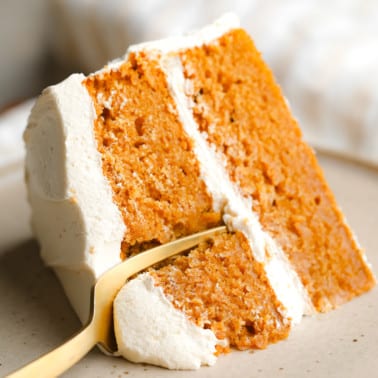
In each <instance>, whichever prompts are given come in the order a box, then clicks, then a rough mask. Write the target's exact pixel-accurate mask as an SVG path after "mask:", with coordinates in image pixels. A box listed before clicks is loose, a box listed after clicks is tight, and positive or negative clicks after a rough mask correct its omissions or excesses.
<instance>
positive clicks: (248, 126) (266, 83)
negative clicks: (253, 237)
mask: <svg viewBox="0 0 378 378" xmlns="http://www.w3.org/2000/svg"><path fill="white" fill-rule="evenodd" d="M181 59H182V62H183V66H184V71H185V77H186V78H187V79H188V80H190V82H191V83H192V92H191V93H190V95H191V98H192V100H193V104H194V106H193V115H194V117H195V119H196V121H197V123H198V125H199V127H200V129H201V130H202V131H203V132H206V133H207V135H208V141H209V143H211V144H214V145H215V146H216V148H217V151H219V152H220V153H222V154H223V156H224V157H225V159H226V161H227V171H228V172H229V175H230V178H231V179H232V180H233V181H234V182H235V183H236V184H237V185H239V186H240V189H241V191H242V193H243V194H244V195H245V196H251V197H252V198H253V210H254V211H255V212H256V213H257V214H258V216H259V219H260V222H261V224H262V226H263V228H264V229H265V230H266V231H268V232H269V234H270V235H271V236H272V237H273V238H274V239H275V240H276V241H277V242H278V243H279V245H280V246H281V247H282V248H283V250H284V251H285V253H286V255H287V256H288V258H289V260H290V262H291V264H292V265H293V267H294V268H295V270H296V271H297V273H298V274H299V276H300V279H301V281H302V283H303V284H304V286H305V287H306V289H307V290H308V292H309V295H310V297H311V299H312V302H313V304H314V306H315V307H316V309H317V310H319V311H327V310H329V309H331V308H334V307H336V306H338V305H340V304H342V303H344V302H346V301H348V300H350V299H351V298H353V297H354V296H356V295H359V294H361V293H363V292H365V291H367V290H369V289H370V288H371V287H372V286H373V285H374V277H373V275H372V272H371V271H370V270H369V268H368V267H367V266H366V263H365V261H364V258H363V257H362V254H361V252H360V249H359V247H358V245H357V243H356V240H355V239H354V237H353V235H352V234H351V231H350V230H349V228H347V226H346V225H345V223H344V219H343V215H342V214H341V212H340V210H339V209H338V207H337V205H336V203H335V200H334V197H333V195H332V193H331V192H330V190H329V188H328V186H327V184H326V183H325V180H324V177H323V174H322V172H321V170H320V168H319V166H318V165H317V163H316V160H315V156H314V153H313V151H312V150H311V149H310V148H309V147H308V146H307V145H306V144H305V143H304V142H303V140H302V136H301V132H300V130H299V128H298V126H297V123H296V121H295V120H294V119H293V117H292V115H291V114H290V110H289V108H288V105H287V102H286V101H285V99H284V97H283V95H282V93H281V91H280V89H279V87H278V86H277V84H276V83H275V81H274V78H273V75H272V73H271V71H270V70H269V68H268V67H267V66H266V65H265V63H264V62H263V61H262V59H261V56H260V54H259V53H258V51H257V50H256V48H255V47H254V45H253V42H252V41H251V39H250V38H249V36H248V35H247V34H246V33H245V32H244V31H243V30H236V31H231V32H229V33H228V34H226V35H224V36H222V37H221V38H220V39H219V43H216V44H210V45H208V46H203V47H198V48H192V49H188V50H186V51H184V52H182V53H181Z"/></svg>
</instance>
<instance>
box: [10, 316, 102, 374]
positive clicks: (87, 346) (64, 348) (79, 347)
mask: <svg viewBox="0 0 378 378" xmlns="http://www.w3.org/2000/svg"><path fill="white" fill-rule="evenodd" d="M97 342H98V337H97V333H96V328H95V327H94V322H91V323H90V324H89V325H88V326H87V327H85V328H84V329H82V330H81V331H80V332H79V333H77V334H76V335H75V336H73V337H72V338H70V339H69V340H68V341H66V342H65V343H64V344H62V345H61V346H59V347H58V348H56V349H54V350H52V351H51V352H48V353H46V354H45V355H43V356H42V357H40V358H38V359H36V360H34V361H33V362H31V363H30V364H28V365H26V366H24V367H23V368H21V369H19V370H17V371H15V372H14V373H11V374H10V375H8V376H7V378H30V377H40V378H44V377H46V378H50V377H56V376H58V375H60V374H62V373H63V372H64V371H66V370H67V369H68V368H70V367H71V366H72V365H74V364H75V363H76V362H78V361H79V360H80V359H81V358H83V357H84V356H85V355H86V354H87V353H88V352H89V351H90V350H91V349H92V348H93V347H94V346H95V345H96V344H97Z"/></svg>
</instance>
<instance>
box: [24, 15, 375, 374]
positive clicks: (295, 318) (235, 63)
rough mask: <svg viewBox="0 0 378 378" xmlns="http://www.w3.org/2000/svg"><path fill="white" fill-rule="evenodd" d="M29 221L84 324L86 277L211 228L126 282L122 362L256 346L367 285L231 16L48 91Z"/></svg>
mask: <svg viewBox="0 0 378 378" xmlns="http://www.w3.org/2000/svg"><path fill="white" fill-rule="evenodd" d="M25 141H26V146H27V158H26V179H27V183H28V189H29V200H30V203H31V206H32V210H33V216H32V224H33V228H34V232H35V234H36V236H37V238H38V239H39V241H40V244H41V254H42V257H43V259H44V261H45V262H46V263H47V264H48V265H49V266H51V267H53V268H54V270H55V271H56V273H57V275H58V276H59V278H60V280H61V282H62V284H63V286H64V288H65V290H66V293H67V295H68V297H69V298H70V300H71V302H72V304H73V306H74V308H75V309H76V311H77V312H78V314H79V316H80V318H81V319H82V320H83V321H86V320H87V317H88V313H89V296H90V290H91V287H92V286H93V284H94V282H95V280H96V279H97V278H98V277H99V275H101V274H102V273H103V272H105V271H106V270H107V269H109V268H110V267H112V266H114V265H115V264H117V263H119V262H120V261H122V260H123V259H127V258H128V257H130V256H132V255H134V254H136V253H139V252H141V251H143V250H145V249H148V248H150V247H152V246H155V245H159V244H162V243H167V242H169V241H171V240H174V239H176V238H179V237H182V236H185V235H189V234H192V233H195V232H197V231H201V230H204V229H208V228H211V227H214V226H218V225H221V224H225V225H227V227H228V230H229V232H228V233H226V234H221V235H218V236H216V237H214V238H213V239H212V240H210V241H209V242H206V243H202V244H201V245H199V246H198V247H197V248H195V249H193V250H191V251H189V252H188V253H187V254H186V255H183V256H178V257H175V258H173V259H170V260H169V261H168V262H166V263H164V264H160V265H159V266H156V267H154V268H151V269H149V270H148V271H147V272H144V273H142V274H140V275H138V276H137V277H136V278H135V279H133V280H130V281H129V282H128V283H127V284H126V285H125V286H124V288H123V289H122V290H121V292H120V293H119V295H118V296H117V299H116V301H115V307H114V319H115V331H116V335H117V341H118V345H119V350H120V353H121V354H122V355H123V356H125V357H126V358H128V359H129V360H131V361H135V362H148V363H152V364H157V365H161V366H165V367H168V368H174V369H192V368H198V367H199V366H200V365H204V364H208V365H211V364H213V363H214V362H215V359H216V356H217V355H219V354H220V353H223V352H227V351H228V350H229V349H230V348H238V349H248V348H265V347H266V346H267V345H268V344H269V343H272V342H276V341H278V340H281V339H283V338H285V337H287V335H288V333H289V331H290V328H291V326H292V325H293V324H296V323H299V322H300V320H301V318H302V316H303V314H311V313H314V312H316V311H318V312H324V311H328V310H330V309H333V308H335V307H337V306H339V305H341V304H343V303H345V302H346V301H348V300H350V299H352V298H353V297H355V296H357V295H360V294H362V293H364V292H366V291H367V290H369V289H370V288H371V287H372V286H373V285H374V283H375V280H374V276H373V274H372V272H371V270H370V268H369V265H368V264H367V262H366V258H365V255H364V254H363V252H362V250H361V249H360V247H359V246H358V244H357V242H356V239H355V238H354V236H353V234H352V232H351V230H350V229H349V227H348V226H347V224H346V222H345V220H344V217H343V215H342V213H341V211H340V210H339V208H338V207H337V205H336V203H335V199H334V197H333V195H332V193H331V192H330V190H329V188H328V186H327V184H326V183H325V181H324V177H323V174H322V172H321V170H320V168H319V167H318V165H317V162H316V159H315V156H314V153H313V151H312V150H311V149H310V148H309V147H308V146H307V145H306V144H305V143H304V142H303V140H302V137H301V133H300V130H299V128H298V126H297V124H296V122H295V120H294V119H293V117H292V115H291V114H290V110H289V108H288V105H287V103H286V101H285V99H284V97H283V96H282V93H281V91H280V89H279V88H278V86H277V84H276V83H275V81H274V78H273V76H272V73H271V71H270V70H269V69H268V67H267V66H266V65H265V64H264V62H263V60H262V59H261V56H260V54H259V53H258V52H257V51H256V49H255V47H254V45H253V43H252V41H251V39H250V37H249V36H248V35H247V34H246V33H245V32H244V31H243V30H242V29H240V28H239V26H238V22H237V20H236V19H235V17H233V16H232V15H227V16H225V17H223V18H222V19H221V20H219V21H218V22H216V23H215V24H213V25H211V26H209V27H207V28H204V29H203V30H201V31H199V32H196V33H194V34H191V35H188V36H184V37H178V38H172V39H167V40H162V41H157V42H151V43H147V44H142V45H137V46H132V47H131V48H130V49H129V51H128V53H127V54H126V56H125V57H124V58H123V59H120V60H119V61H116V62H113V63H111V64H110V65H109V66H107V67H105V68H104V69H103V70H101V71H99V72H96V73H94V74H93V75H90V76H88V77H84V76H83V75H78V74H76V75H72V76H70V77H69V78H68V79H66V80H65V81H63V82H62V83H60V84H58V85H56V86H53V87H50V88H48V89H46V90H45V91H44V92H43V94H42V96H41V97H40V98H39V100H38V102H37V104H36V106H35V107H34V109H33V111H32V114H31V116H30V119H29V125H28V128H27V131H26V132H25Z"/></svg>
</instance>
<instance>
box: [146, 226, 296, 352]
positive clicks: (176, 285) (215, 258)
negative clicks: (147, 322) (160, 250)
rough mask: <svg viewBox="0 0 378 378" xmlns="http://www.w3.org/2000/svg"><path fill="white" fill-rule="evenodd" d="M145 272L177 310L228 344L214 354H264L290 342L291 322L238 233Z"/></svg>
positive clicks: (216, 237)
mask: <svg viewBox="0 0 378 378" xmlns="http://www.w3.org/2000/svg"><path fill="white" fill-rule="evenodd" d="M149 272H150V274H151V275H152V276H153V278H154V280H155V282H156V285H158V286H161V287H162V288H163V290H164V293H165V295H166V296H167V298H169V299H170V300H171V301H172V304H173V305H174V306H175V307H176V308H178V309H179V310H182V311H183V312H184V313H185V314H186V315H187V316H188V318H189V319H191V320H192V321H193V322H194V323H195V324H197V325H198V326H200V327H203V328H209V329H211V330H212V331H213V332H214V333H215V335H216V337H217V338H218V339H221V340H227V341H228V342H229V345H228V346H221V345H218V346H217V348H218V352H226V351H228V350H229V347H235V348H238V349H241V350H244V349H250V348H259V349H262V348H265V347H266V346H267V345H268V344H270V343H274V342H277V341H279V340H281V339H284V338H286V337H287V336H288V333H289V331H290V320H289V319H287V318H286V317H285V316H284V315H283V314H284V308H283V307H282V305H281V304H280V302H279V301H278V300H277V299H276V297H275V294H274V292H273V290H272V288H271V287H270V284H269V281H268V279H267V277H266V275H265V271H264V268H263V266H262V264H260V263H258V262H257V261H255V260H254V259H253V257H252V254H251V251H250V248H249V244H248V241H247V239H246V238H245V237H244V235H243V234H242V233H240V232H237V233H235V234H230V233H226V234H221V235H217V236H215V237H214V238H213V239H211V240H210V241H209V242H204V243H201V244H200V245H199V246H198V247H197V248H195V249H193V250H191V251H190V253H189V254H188V255H187V256H178V257H175V258H174V259H172V260H171V261H170V264H168V265H165V266H164V267H162V268H160V269H158V270H153V269H151V270H150V271H149Z"/></svg>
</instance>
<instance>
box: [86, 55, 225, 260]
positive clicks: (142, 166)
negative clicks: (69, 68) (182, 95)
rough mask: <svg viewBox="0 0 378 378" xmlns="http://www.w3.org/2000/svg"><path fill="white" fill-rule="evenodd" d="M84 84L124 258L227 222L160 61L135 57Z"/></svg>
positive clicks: (139, 56) (132, 56) (90, 78)
mask: <svg viewBox="0 0 378 378" xmlns="http://www.w3.org/2000/svg"><path fill="white" fill-rule="evenodd" d="M85 85H86V87H87V89H88V91H89V93H90V94H91V96H92V100H93V102H94V104H95V108H96V113H97V118H96V121H95V135H96V138H97V141H98V149H99V151H100V152H101V154H102V161H103V170H104V174H105V176H106V177H107V179H108V180H109V182H110V183H111V186H112V188H113V195H114V200H115V202H116V203H117V205H118V207H119V209H120V211H121V212H122V216H123V219H124V222H125V225H126V227H127V231H126V234H125V237H124V240H123V246H122V252H123V255H124V256H128V255H130V254H131V253H133V251H138V250H140V249H145V248H147V247H149V246H151V245H154V244H161V243H166V242H168V241H170V240H173V239H175V238H177V237H180V236H184V235H188V234H192V233H195V232H198V231H201V230H204V229H207V228H211V227H214V226H216V225H219V224H221V214H220V213H216V212H214V211H213V210H212V200H211V197H210V196H209V194H208V193H207V190H206V187H205V185H204V183H203V181H202V180H200V179H199V167H198V161H197V159H196V157H195V155H194V153H193V151H192V141H191V140H190V138H189V137H188V136H187V135H186V134H185V133H184V130H183V128H182V125H181V123H180V122H179V120H178V115H177V111H176V106H175V103H174V102H173V100H172V98H171V96H170V94H169V90H168V86H167V82H166V78H165V75H164V73H163V72H162V70H161V69H160V68H159V66H158V65H157V63H156V62H154V61H151V60H146V57H145V56H144V54H143V53H141V54H132V55H131V56H130V59H129V60H128V61H127V62H126V63H124V64H123V65H122V66H121V67H119V69H117V70H111V71H107V72H101V73H100V74H97V75H92V76H89V77H88V79H86V81H85Z"/></svg>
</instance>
